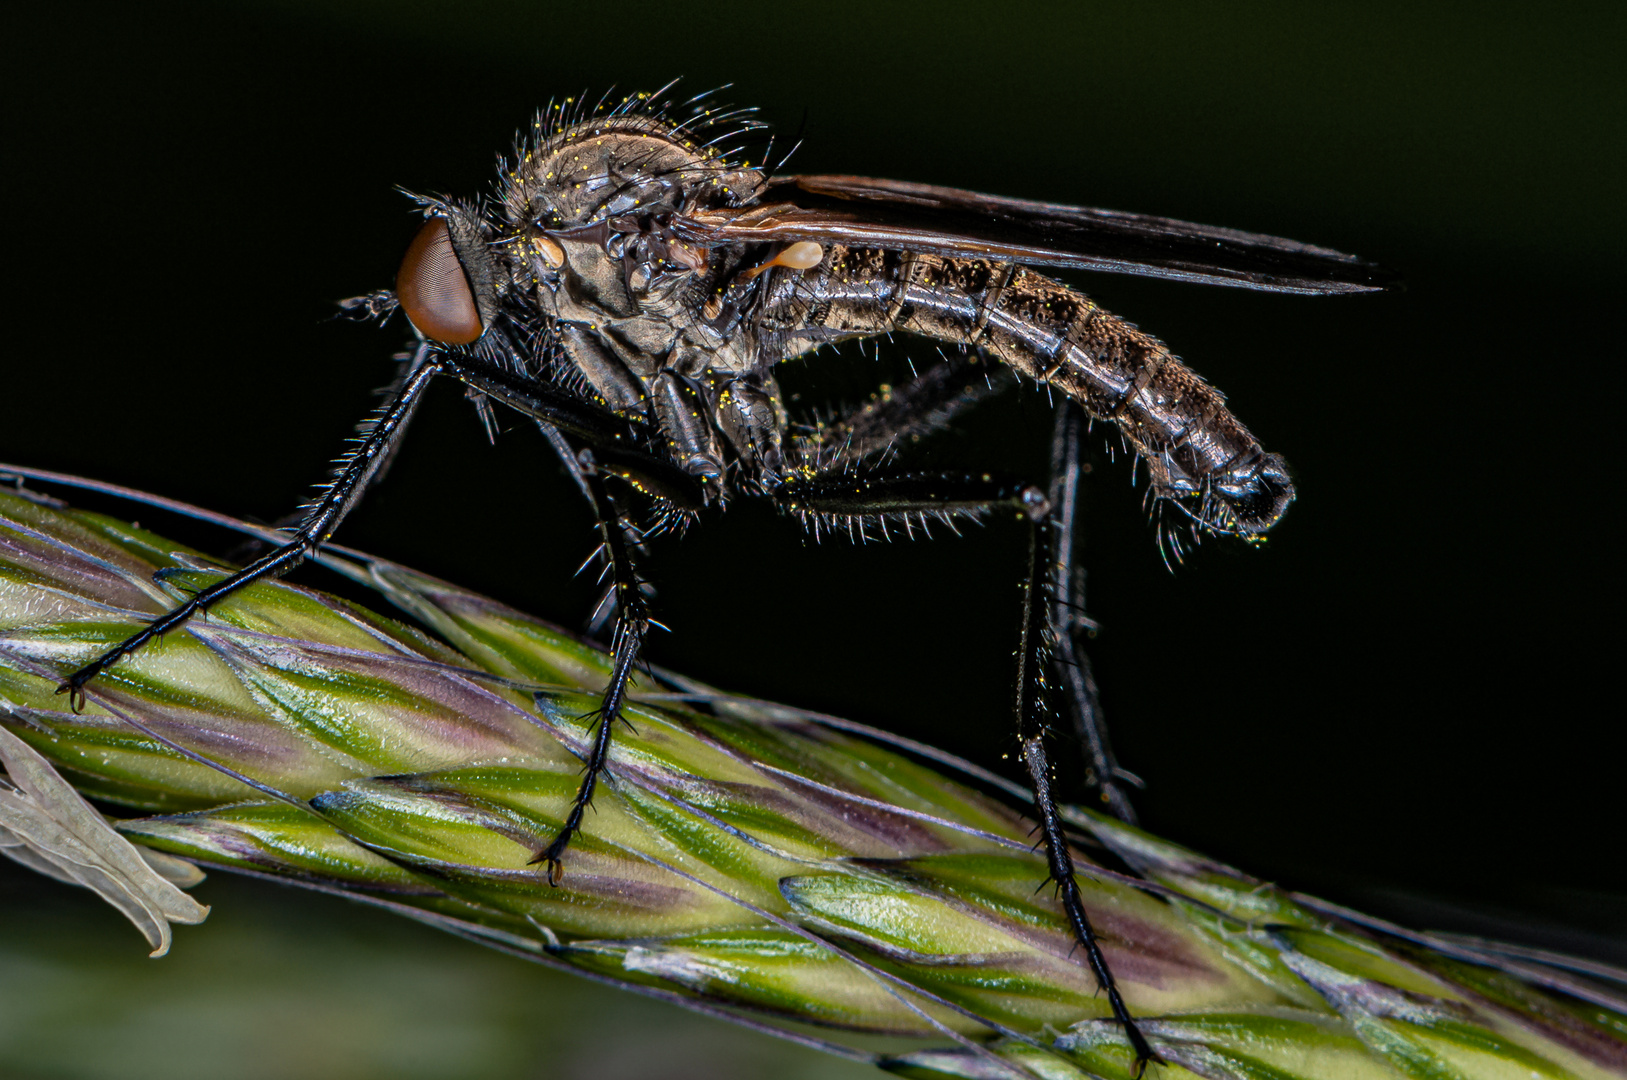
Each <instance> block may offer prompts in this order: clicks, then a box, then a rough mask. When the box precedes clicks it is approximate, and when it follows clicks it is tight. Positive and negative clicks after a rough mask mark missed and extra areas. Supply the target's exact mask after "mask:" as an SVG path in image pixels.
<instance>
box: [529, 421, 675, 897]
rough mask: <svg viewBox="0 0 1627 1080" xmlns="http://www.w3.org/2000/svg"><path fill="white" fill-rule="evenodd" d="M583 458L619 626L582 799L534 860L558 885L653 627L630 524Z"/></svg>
mask: <svg viewBox="0 0 1627 1080" xmlns="http://www.w3.org/2000/svg"><path fill="white" fill-rule="evenodd" d="M579 461H580V463H581V476H582V478H583V480H584V482H585V484H586V486H587V489H588V493H589V496H590V498H591V499H592V502H593V510H594V513H595V514H596V515H597V517H598V519H599V536H600V541H601V542H602V543H603V545H604V552H605V556H606V558H607V560H608V562H609V570H610V575H611V582H612V583H611V588H612V590H613V591H614V593H615V599H616V628H615V631H614V632H613V633H612V634H611V637H610V648H611V666H610V681H609V682H608V683H607V684H606V685H605V689H604V696H603V697H602V698H601V699H600V702H599V709H598V712H597V714H596V722H595V724H594V727H593V745H592V746H591V747H589V749H588V755H587V760H586V762H585V763H584V768H583V776H582V784H581V786H580V787H578V788H577V791H576V798H575V799H574V800H572V802H571V808H570V811H569V812H568V813H567V814H566V816H565V823H564V825H563V826H561V827H560V830H559V835H557V836H555V837H554V839H553V842H552V843H550V844H549V845H548V846H547V847H546V848H544V849H543V851H542V853H541V854H540V855H538V856H537V857H536V858H534V859H532V860H531V861H532V862H533V863H542V864H544V865H545V866H546V867H547V871H548V882H549V884H552V885H558V884H559V881H560V877H561V874H562V872H563V867H562V864H561V862H560V860H561V857H562V856H563V855H564V854H565V849H566V848H567V847H569V846H570V843H571V839H572V838H573V837H575V836H576V834H577V832H579V831H580V830H581V828H582V817H583V815H584V814H585V813H586V812H587V808H588V806H589V805H590V804H591V803H592V802H593V792H594V789H595V788H597V787H598V784H599V774H600V773H602V772H603V771H604V768H605V764H606V762H607V761H608V760H609V756H610V736H611V731H612V729H613V728H614V727H615V723H616V721H617V720H619V719H621V709H622V705H623V703H624V702H625V701H626V698H627V683H628V680H629V679H630V678H631V677H632V673H633V665H634V664H635V663H637V662H638V655H639V652H640V650H641V649H642V648H643V647H644V635H645V634H646V633H647V632H648V631H649V627H650V616H649V609H648V604H647V603H646V601H645V599H644V594H643V591H642V589H641V588H640V584H641V583H640V581H639V577H638V570H637V567H636V566H634V564H633V552H632V547H631V545H630V544H629V543H628V542H627V526H626V523H625V522H624V521H623V520H622V516H621V513H620V511H619V510H617V508H616V505H615V503H614V502H612V501H611V499H610V493H609V492H608V491H606V490H605V484H604V470H603V469H602V468H601V467H600V465H599V463H598V462H597V461H596V460H595V458H594V455H593V451H591V450H584V451H582V453H581V454H580V455H579Z"/></svg>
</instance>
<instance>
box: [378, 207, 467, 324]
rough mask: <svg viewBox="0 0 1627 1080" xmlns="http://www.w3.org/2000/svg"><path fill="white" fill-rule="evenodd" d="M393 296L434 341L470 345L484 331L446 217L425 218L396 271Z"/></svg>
mask: <svg viewBox="0 0 1627 1080" xmlns="http://www.w3.org/2000/svg"><path fill="white" fill-rule="evenodd" d="M395 298H396V299H397V300H399V301H400V302H401V310H403V311H405V312H406V313H407V318H409V319H411V320H412V325H414V326H416V327H417V328H418V331H419V332H420V333H421V334H423V335H424V336H425V337H427V338H429V339H430V340H431V341H439V342H441V343H442V344H444V345H467V344H469V343H470V342H471V341H476V340H478V339H479V338H480V335H481V334H483V333H485V331H486V328H485V327H484V326H482V325H481V322H480V309H479V308H477V307H476V306H475V296H474V293H473V292H472V291H471V290H470V288H469V275H468V274H466V273H464V271H463V264H462V263H461V262H459V261H458V253H457V251H456V250H455V249H454V248H453V247H452V235H451V233H449V232H447V229H446V219H445V218H443V217H432V218H430V219H429V220H428V221H426V222H424V227H423V228H422V229H419V230H418V235H417V236H415V237H413V238H412V243H411V244H410V245H408V247H407V257H406V258H404V259H402V260H401V269H400V270H399V271H397V272H396V275H395Z"/></svg>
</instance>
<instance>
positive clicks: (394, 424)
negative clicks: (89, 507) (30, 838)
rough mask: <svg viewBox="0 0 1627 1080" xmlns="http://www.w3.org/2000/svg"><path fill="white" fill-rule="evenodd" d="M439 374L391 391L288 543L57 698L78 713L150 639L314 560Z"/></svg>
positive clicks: (159, 622) (413, 376)
mask: <svg viewBox="0 0 1627 1080" xmlns="http://www.w3.org/2000/svg"><path fill="white" fill-rule="evenodd" d="M439 373H440V366H439V364H438V363H437V361H436V360H435V359H432V358H423V359H422V360H421V361H420V362H418V364H417V366H416V367H415V368H413V369H412V370H411V371H410V373H409V374H408V376H407V378H406V379H405V380H404V381H403V382H402V383H401V384H400V385H399V386H398V387H397V388H396V391H395V396H394V397H392V398H391V399H390V401H389V402H388V403H387V404H386V405H385V407H384V409H383V410H382V411H381V412H380V413H379V415H378V418H377V419H376V420H374V421H373V423H372V424H371V426H369V427H368V428H367V429H366V430H365V431H364V433H363V435H362V437H361V441H360V442H359V443H358V444H357V445H356V448H355V449H354V450H352V451H351V452H350V453H349V454H347V455H346V456H345V457H344V458H342V459H341V460H340V462H339V466H338V470H337V472H336V475H335V476H334V479H333V482H332V483H331V484H329V485H328V487H327V490H325V491H324V492H323V493H322V495H321V497H320V498H319V499H317V501H316V503H315V504H314V505H313V506H312V507H311V508H310V510H309V511H308V512H307V513H306V514H305V518H304V520H303V521H302V522H301V523H300V526H299V528H298V529H297V530H295V532H294V537H293V539H292V540H290V541H288V543H286V544H284V545H282V546H281V547H279V548H277V549H275V550H274V551H271V552H268V553H267V554H265V555H263V556H261V557H260V558H258V559H256V560H255V561H254V562H252V563H250V564H249V565H248V566H245V567H244V568H243V569H241V570H239V571H237V572H236V573H234V574H232V575H230V576H229V577H227V578H225V579H223V580H221V581H218V582H216V583H215V584H213V585H211V586H209V587H208V588H206V589H202V590H200V591H198V592H196V593H194V594H193V595H192V596H190V597H188V598H187V599H186V600H185V601H184V602H183V603H181V604H179V605H178V606H176V607H174V608H172V609H171V610H169V611H168V612H166V613H164V614H163V615H161V616H159V617H158V618H157V619H155V620H153V621H152V622H151V623H149V624H148V625H147V626H146V627H145V628H144V629H142V630H141V631H140V632H139V633H136V634H133V635H131V636H130V637H128V638H126V639H124V640H123V641H121V642H119V643H118V644H117V645H115V646H113V647H112V648H111V649H108V650H107V651H106V652H104V653H102V654H101V655H100V656H98V657H97V658H96V659H94V660H92V661H91V662H90V663H88V664H86V665H85V666H84V667H82V668H80V669H79V670H78V671H76V672H74V673H73V674H72V675H69V676H68V677H67V679H65V680H64V681H63V683H62V685H61V686H59V687H57V691H56V692H57V693H59V694H67V695H68V701H69V704H70V705H71V706H72V707H73V710H74V711H75V712H78V711H79V710H80V709H81V708H83V707H84V703H85V684H86V683H88V682H89V681H90V680H92V679H94V678H95V677H96V676H97V675H100V674H101V673H102V672H103V671H106V670H107V669H108V668H110V667H112V666H113V665H114V664H115V663H117V662H118V661H119V660H120V659H121V658H123V657H125V656H128V655H130V654H131V653H133V652H135V651H136V650H137V649H139V648H141V647H142V646H143V645H145V644H147V643H148V642H149V641H151V640H153V639H154V638H157V637H161V636H163V635H164V634H167V633H169V632H170V631H171V630H174V629H175V628H176V627H178V626H180V625H181V624H183V623H185V622H186V621H187V620H188V619H190V618H191V617H192V616H193V615H196V614H197V613H199V612H201V611H207V610H208V609H209V608H210V607H211V606H213V605H214V604H217V603H219V602H220V601H222V600H224V599H226V598H227V597H228V596H230V595H232V594H233V593H235V592H237V591H238V590H239V589H243V588H245V587H247V586H249V585H252V584H253V583H254V582H256V581H260V580H263V579H266V578H277V577H281V576H282V575H283V574H286V573H288V571H290V570H292V569H293V568H294V567H296V566H298V565H299V564H300V563H302V562H304V561H305V559H306V558H308V557H309V556H310V555H312V554H314V553H315V552H316V550H317V549H318V548H320V547H321V546H322V544H323V542H324V541H326V540H327V539H328V537H330V536H332V535H333V531H334V530H335V529H337V528H338V527H339V523H340V522H341V521H343V520H344V517H345V515H346V514H348V513H350V511H351V508H352V507H354V506H355V505H356V501H357V500H358V499H359V498H360V497H361V494H362V492H363V491H364V490H365V489H366V487H367V485H368V483H369V482H370V481H371V480H372V478H373V477H374V475H375V474H376V473H377V472H378V471H379V469H380V468H382V467H383V466H384V465H385V464H386V463H387V462H388V461H389V460H390V456H391V454H392V452H393V450H394V447H395V444H396V441H397V440H398V439H399V438H400V436H401V434H402V432H403V431H405V430H406V425H407V421H408V420H409V419H411V417H412V414H413V412H414V410H415V409H416V408H417V406H418V400H419V397H420V395H421V394H422V393H423V391H424V387H426V386H428V385H429V381H430V379H432V378H434V377H435V376H436V375H437V374H439Z"/></svg>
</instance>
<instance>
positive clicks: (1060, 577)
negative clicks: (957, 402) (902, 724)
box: [1042, 400, 1139, 824]
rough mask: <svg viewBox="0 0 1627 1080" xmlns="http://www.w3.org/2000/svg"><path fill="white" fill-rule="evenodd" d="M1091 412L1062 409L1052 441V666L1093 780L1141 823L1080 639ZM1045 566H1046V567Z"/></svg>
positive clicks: (1120, 813)
mask: <svg viewBox="0 0 1627 1080" xmlns="http://www.w3.org/2000/svg"><path fill="white" fill-rule="evenodd" d="M1084 437H1085V411H1084V409H1082V408H1080V407H1079V405H1078V404H1077V403H1076V402H1074V401H1071V400H1069V401H1064V402H1063V403H1062V405H1061V407H1060V408H1058V409H1057V416H1056V433H1055V436H1054V438H1053V440H1052V443H1051V490H1050V496H1051V508H1052V513H1051V521H1052V523H1053V528H1054V536H1055V544H1054V550H1053V551H1052V556H1053V559H1052V563H1051V567H1050V570H1051V574H1050V582H1049V586H1048V587H1049V590H1050V601H1051V603H1050V609H1051V634H1052V637H1053V639H1054V640H1055V643H1056V648H1055V650H1054V655H1053V657H1052V661H1051V663H1052V668H1053V670H1054V672H1055V674H1056V677H1057V682H1058V683H1060V684H1061V686H1062V688H1063V690H1064V691H1065V694H1066V697H1067V701H1068V706H1069V712H1070V713H1071V714H1072V717H1073V726H1074V731H1075V733H1076V734H1077V735H1078V737H1079V743H1080V749H1081V750H1082V752H1083V753H1084V756H1085V766H1086V769H1087V770H1088V772H1089V780H1090V783H1091V785H1092V786H1093V787H1094V788H1095V789H1096V790H1097V792H1098V793H1099V794H1100V796H1101V800H1102V802H1103V803H1104V804H1105V806H1106V808H1107V810H1108V812H1109V813H1111V814H1113V816H1115V817H1117V818H1118V819H1119V820H1121V821H1127V822H1130V823H1131V824H1134V823H1135V820H1136V816H1135V810H1134V808H1132V807H1131V805H1130V798H1129V795H1128V794H1127V793H1126V792H1125V790H1124V784H1126V783H1129V784H1139V781H1138V780H1137V779H1136V778H1135V776H1134V775H1133V774H1132V773H1129V772H1126V771H1125V770H1124V769H1122V768H1120V767H1119V763H1118V759H1117V758H1115V757H1114V755H1113V746H1112V744H1111V743H1110V742H1109V741H1108V738H1107V725H1106V723H1105V721H1104V720H1103V718H1102V706H1101V700H1100V698H1099V697H1098V695H1097V690H1096V677H1095V674H1094V673H1093V672H1092V670H1091V664H1090V657H1089V656H1088V655H1087V654H1086V652H1085V650H1084V645H1083V643H1082V642H1081V641H1080V637H1081V635H1082V634H1083V633H1084V632H1085V631H1086V630H1087V629H1088V628H1089V627H1090V625H1091V623H1090V620H1089V619H1088V618H1086V617H1085V614H1084V600H1085V590H1084V580H1085V579H1084V572H1083V569H1084V568H1083V566H1082V565H1081V564H1080V562H1079V532H1078V518H1079V503H1080V497H1081V494H1082V493H1081V491H1080V485H1081V482H1082V480H1083V474H1084V460H1083V458H1084ZM1042 569H1043V568H1042Z"/></svg>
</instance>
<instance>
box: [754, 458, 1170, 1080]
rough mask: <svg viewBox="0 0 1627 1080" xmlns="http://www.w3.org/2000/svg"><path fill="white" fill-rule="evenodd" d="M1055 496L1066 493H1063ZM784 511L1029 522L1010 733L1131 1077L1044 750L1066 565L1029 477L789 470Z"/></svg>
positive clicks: (1139, 1048)
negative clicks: (996, 514)
mask: <svg viewBox="0 0 1627 1080" xmlns="http://www.w3.org/2000/svg"><path fill="white" fill-rule="evenodd" d="M1064 494H1066V493H1065V492H1064ZM774 498H775V500H776V501H777V502H778V503H779V504H780V506H781V507H783V508H784V509H786V510H789V511H791V512H793V513H796V514H799V515H801V516H802V517H803V518H804V519H805V520H810V519H811V521H812V523H813V525H814V527H815V528H818V527H819V524H820V523H821V522H831V521H832V520H834V521H836V522H840V521H841V520H843V519H846V520H847V521H849V522H858V523H860V526H861V527H862V523H863V522H865V521H867V520H880V521H883V522H885V521H886V520H887V519H889V518H893V519H898V518H902V519H904V520H905V521H907V520H909V517H910V516H911V515H916V516H923V515H938V516H947V515H952V514H967V513H985V512H988V511H992V510H996V509H1002V508H1004V509H1010V510H1016V511H1017V512H1018V513H1019V514H1020V515H1021V516H1022V517H1024V518H1026V519H1027V521H1028V523H1029V528H1030V542H1029V559H1028V577H1027V579H1026V581H1025V583H1024V586H1023V622H1022V640H1021V643H1020V647H1019V648H1018V650H1017V657H1018V669H1017V694H1016V719H1017V736H1018V742H1019V745H1020V746H1021V752H1022V760H1023V765H1024V767H1025V768H1026V770H1027V772H1028V777H1029V782H1030V786H1031V788H1032V790H1033V793H1034V805H1035V807H1036V809H1037V811H1038V814H1039V825H1040V829H1041V831H1042V832H1043V834H1044V839H1043V844H1044V847H1045V859H1046V866H1047V869H1048V870H1049V874H1050V880H1052V881H1054V882H1055V883H1056V887H1057V893H1058V899H1059V900H1060V901H1061V903H1062V910H1063V913H1064V916H1065V917H1066V919H1067V921H1068V927H1069V929H1070V930H1071V932H1072V934H1073V938H1074V941H1075V942H1076V943H1077V945H1078V947H1080V948H1082V949H1083V950H1084V953H1085V959H1086V962H1087V963H1088V964H1089V965H1090V970H1091V973H1092V974H1093V975H1094V976H1095V978H1096V984H1097V985H1098V986H1099V987H1100V988H1101V990H1102V992H1103V993H1104V994H1106V995H1107V1001H1108V1006H1109V1007H1110V1008H1111V1010H1112V1012H1113V1018H1114V1019H1115V1020H1117V1021H1118V1022H1119V1023H1120V1024H1122V1025H1123V1026H1124V1031H1125V1035H1126V1037H1127V1038H1128V1039H1129V1040H1130V1046H1131V1048H1132V1049H1133V1050H1134V1052H1135V1056H1136V1073H1137V1075H1139V1074H1140V1073H1141V1072H1142V1071H1143V1070H1144V1069H1145V1068H1146V1065H1147V1063H1148V1062H1149V1061H1152V1060H1155V1055H1154V1054H1153V1052H1152V1047H1151V1046H1150V1045H1148V1043H1147V1039H1146V1037H1145V1036H1144V1035H1143V1034H1142V1033H1141V1029H1140V1028H1139V1027H1137V1026H1136V1022H1135V1019H1134V1018H1133V1017H1132V1016H1131V1015H1130V1011H1129V1009H1128V1007H1126V1005H1125V1004H1124V998H1123V995H1121V994H1120V993H1119V989H1118V985H1117V983H1116V982H1115V981H1114V979H1113V972H1112V970H1111V969H1110V968H1109V967H1108V965H1107V957H1106V956H1105V955H1103V953H1102V949H1101V944H1100V942H1099V940H1098V939H1097V937H1096V932H1095V929H1094V928H1093V927H1092V926H1091V923H1090V917H1089V915H1088V914H1086V912H1085V905H1084V897H1083V895H1082V893H1081V891H1080V889H1079V882H1078V880H1077V879H1076V878H1075V876H1074V864H1073V855H1072V853H1071V851H1070V849H1069V847H1068V840H1067V835H1066V833H1065V831H1064V829H1063V824H1062V815H1061V813H1060V811H1059V810H1058V808H1057V800H1056V793H1055V791H1054V789H1053V786H1052V775H1051V762H1050V758H1049V756H1048V755H1047V753H1046V749H1045V734H1046V727H1047V725H1046V709H1047V705H1048V697H1049V689H1050V686H1049V683H1050V673H1051V672H1052V670H1053V665H1054V660H1053V652H1054V644H1055V641H1056V634H1055V632H1054V629H1053V627H1054V625H1055V621H1056V619H1057V616H1056V614H1055V608H1054V604H1053V600H1054V597H1053V596H1052V595H1051V589H1052V581H1053V578H1052V575H1053V574H1054V573H1055V568H1056V567H1057V566H1058V565H1063V566H1068V565H1069V560H1060V559H1058V558H1057V554H1056V551H1055V544H1056V536H1057V526H1056V524H1055V523H1054V522H1053V520H1052V511H1053V507H1052V505H1051V500H1050V499H1049V498H1048V497H1047V496H1046V494H1045V493H1044V492H1042V491H1040V490H1039V489H1038V488H1036V487H1033V486H1031V485H1023V484H1014V483H1007V482H1002V481H1000V480H998V479H995V478H993V477H990V476H964V475H954V474H948V473H891V474H889V473H878V474H872V475H866V474H864V473H862V472H861V473H854V472H851V471H847V470H838V471H832V472H825V473H819V474H815V475H813V476H800V477H794V478H792V479H791V480H788V481H787V482H786V483H784V484H783V485H781V486H780V487H779V488H778V489H776V490H775V492H774Z"/></svg>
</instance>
